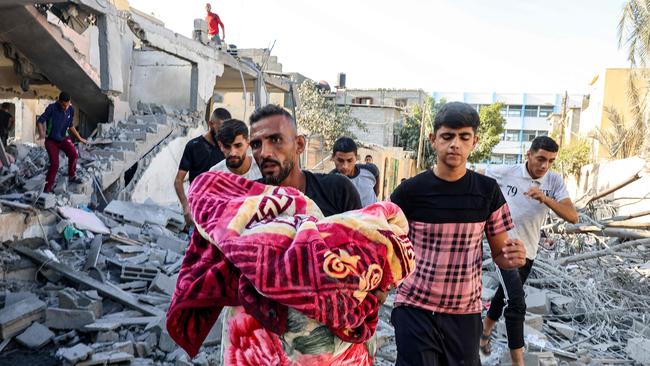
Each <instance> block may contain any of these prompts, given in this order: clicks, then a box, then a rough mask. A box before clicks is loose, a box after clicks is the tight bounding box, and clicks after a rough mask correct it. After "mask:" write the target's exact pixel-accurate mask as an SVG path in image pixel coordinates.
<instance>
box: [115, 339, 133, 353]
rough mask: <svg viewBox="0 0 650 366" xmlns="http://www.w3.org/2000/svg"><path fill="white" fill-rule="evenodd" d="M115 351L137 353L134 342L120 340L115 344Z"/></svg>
mask: <svg viewBox="0 0 650 366" xmlns="http://www.w3.org/2000/svg"><path fill="white" fill-rule="evenodd" d="M113 351H116V352H123V353H128V354H130V355H135V350H134V347H133V342H131V341H126V342H118V343H115V344H114V345H113Z"/></svg>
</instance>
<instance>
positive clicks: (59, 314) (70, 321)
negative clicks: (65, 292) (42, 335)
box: [45, 308, 95, 330]
mask: <svg viewBox="0 0 650 366" xmlns="http://www.w3.org/2000/svg"><path fill="white" fill-rule="evenodd" d="M94 322H95V313H93V312H92V311H90V310H72V309H61V308H48V309H47V311H46V312H45V325H47V326H48V327H49V328H52V329H77V330H80V329H84V326H86V325H87V324H92V323H94Z"/></svg>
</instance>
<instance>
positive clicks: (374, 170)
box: [330, 163, 379, 179]
mask: <svg viewBox="0 0 650 366" xmlns="http://www.w3.org/2000/svg"><path fill="white" fill-rule="evenodd" d="M356 168H357V169H355V172H354V176H352V177H350V179H352V178H356V177H357V176H358V175H359V173H361V169H365V170H367V171H369V172H370V173H372V175H374V176H375V179H379V168H377V166H376V165H375V164H373V163H369V164H357V165H356ZM336 173H338V170H336V168H335V169H332V170H331V171H330V174H336Z"/></svg>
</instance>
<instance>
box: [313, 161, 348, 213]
mask: <svg viewBox="0 0 650 366" xmlns="http://www.w3.org/2000/svg"><path fill="white" fill-rule="evenodd" d="M303 173H304V174H305V178H306V179H307V186H306V187H305V195H306V196H307V197H309V198H311V199H312V200H313V201H314V202H315V203H316V206H318V208H320V210H321V211H322V212H323V215H325V216H332V215H336V214H340V213H343V212H346V211H351V210H357V209H360V208H361V198H360V197H359V192H357V189H356V188H355V187H354V185H353V184H352V182H350V180H349V179H347V178H346V177H344V176H342V175H338V174H320V173H312V172H308V171H306V170H303Z"/></svg>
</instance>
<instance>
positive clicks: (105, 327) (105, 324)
mask: <svg viewBox="0 0 650 366" xmlns="http://www.w3.org/2000/svg"><path fill="white" fill-rule="evenodd" d="M121 325H122V324H121V323H120V322H119V321H115V322H109V321H101V322H100V321H97V322H95V323H91V324H87V325H85V326H84V329H85V330H87V331H90V332H102V331H109V330H115V329H117V328H119V327H120V326H121Z"/></svg>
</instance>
